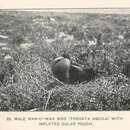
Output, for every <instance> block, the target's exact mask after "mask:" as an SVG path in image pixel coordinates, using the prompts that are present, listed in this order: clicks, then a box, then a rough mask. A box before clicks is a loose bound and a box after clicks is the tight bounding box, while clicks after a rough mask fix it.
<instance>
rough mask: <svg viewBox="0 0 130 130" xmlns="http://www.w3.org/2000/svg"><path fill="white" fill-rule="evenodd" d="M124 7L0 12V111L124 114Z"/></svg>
mask: <svg viewBox="0 0 130 130" xmlns="http://www.w3.org/2000/svg"><path fill="white" fill-rule="evenodd" d="M129 110H130V9H12V10H11V9H7V10H6V9H1V10H0V111H1V112H3V111H6V112H14V111H15V112H20V111H23V112H46V111H51V112H52V111H60V112H61V111H64V112H66V111H129Z"/></svg>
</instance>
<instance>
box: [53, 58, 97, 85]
mask: <svg viewBox="0 0 130 130" xmlns="http://www.w3.org/2000/svg"><path fill="white" fill-rule="evenodd" d="M52 72H53V74H54V75H55V77H57V78H58V79H59V80H60V81H63V82H64V83H70V84H73V83H81V82H86V81H87V82H88V81H90V80H92V79H94V78H95V72H94V70H93V69H85V68H82V67H80V66H78V65H74V64H72V63H71V61H70V59H68V58H64V57H59V58H56V59H55V60H54V63H53V65H52Z"/></svg>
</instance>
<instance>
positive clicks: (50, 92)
mask: <svg viewBox="0 0 130 130" xmlns="http://www.w3.org/2000/svg"><path fill="white" fill-rule="evenodd" d="M52 92H53V89H52V90H50V91H49V92H48V98H47V101H46V105H45V110H46V109H47V105H48V103H49V100H50V97H51V94H52Z"/></svg>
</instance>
